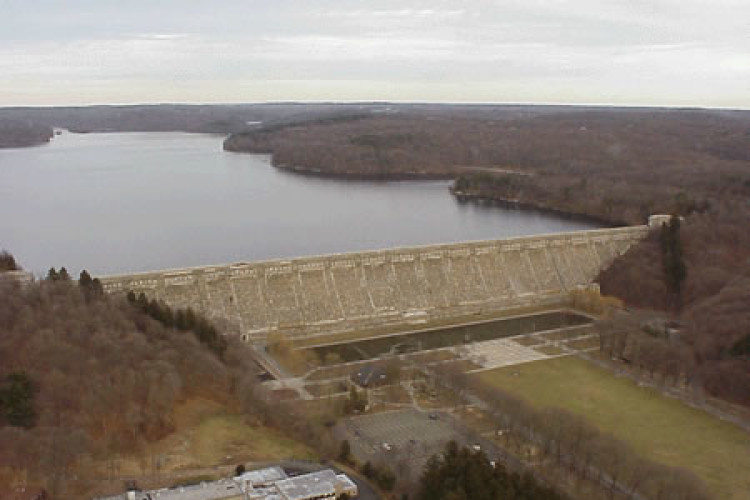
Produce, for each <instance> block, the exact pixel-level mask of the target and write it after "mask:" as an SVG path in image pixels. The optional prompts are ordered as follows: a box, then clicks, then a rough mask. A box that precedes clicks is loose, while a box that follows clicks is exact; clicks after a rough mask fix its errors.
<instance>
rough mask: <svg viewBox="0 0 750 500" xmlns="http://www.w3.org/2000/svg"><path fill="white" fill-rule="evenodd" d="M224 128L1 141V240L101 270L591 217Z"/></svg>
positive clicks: (477, 233) (70, 265)
mask: <svg viewBox="0 0 750 500" xmlns="http://www.w3.org/2000/svg"><path fill="white" fill-rule="evenodd" d="M223 139H224V138H223V137H222V136H216V135H196V134H183V133H112V134H71V133H63V134H62V135H58V136H55V138H54V139H53V140H52V142H51V143H50V144H49V145H45V146H39V147H35V148H26V149H10V150H0V214H2V216H0V249H6V250H8V251H10V252H11V253H13V254H14V256H15V257H16V260H17V261H18V262H19V263H20V264H21V265H22V266H23V267H24V268H26V269H27V270H30V271H32V272H34V273H36V274H39V275H41V274H44V273H46V270H47V269H49V268H50V267H53V266H54V267H60V266H65V267H66V268H67V269H68V270H69V271H70V272H71V274H75V275H76V276H77V273H78V272H79V271H80V270H81V269H88V270H89V271H91V272H92V273H95V274H113V273H129V272H138V271H147V270H154V269H168V268H178V267H189V266H200V265H209V264H222V263H230V262H238V261H255V260H265V259H274V258H289V257H301V256H309V255H319V254H328V253H342V252H353V251H360V250H374V249H380V248H390V247H397V246H416V245H426V244H434V243H451V242H458V241H467V240H485V239H498V238H508V237H513V236H523V235H534V234H544V233H557V232H564V231H575V230H581V229H593V228H595V227H597V226H596V225H594V224H592V223H589V222H583V221H580V220H572V219H568V218H565V217H562V216H558V215H554V214H549V213H541V212H536V211H527V210H518V209H512V208H511V209H509V208H502V207H497V206H480V205H477V204H474V203H459V202H457V201H456V200H455V199H454V197H453V196H452V195H451V194H450V193H449V191H448V187H449V186H450V182H448V181H394V182H384V181H377V182H376V181H345V180H337V179H329V178H316V177H311V176H302V175H298V174H294V173H289V172H285V171H282V170H279V169H276V168H273V167H272V166H271V164H270V158H269V157H268V156H262V155H245V154H236V153H229V152H225V151H223V150H222V141H223Z"/></svg>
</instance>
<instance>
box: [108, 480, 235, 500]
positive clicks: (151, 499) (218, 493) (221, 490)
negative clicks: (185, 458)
mask: <svg viewBox="0 0 750 500" xmlns="http://www.w3.org/2000/svg"><path fill="white" fill-rule="evenodd" d="M130 495H131V496H129V494H128V493H122V494H120V495H116V496H113V497H107V498H102V499H100V500H157V499H158V500H224V499H234V498H244V494H243V493H242V490H240V487H239V485H238V484H237V483H235V482H234V481H232V480H231V479H221V480H219V481H211V482H207V483H200V484H196V485H192V486H181V487H177V488H162V489H160V490H150V491H135V492H130Z"/></svg>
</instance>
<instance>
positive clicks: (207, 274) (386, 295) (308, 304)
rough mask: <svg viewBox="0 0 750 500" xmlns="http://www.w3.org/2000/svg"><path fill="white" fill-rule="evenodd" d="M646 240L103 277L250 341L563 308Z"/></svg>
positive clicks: (415, 252) (517, 242) (577, 240)
mask: <svg viewBox="0 0 750 500" xmlns="http://www.w3.org/2000/svg"><path fill="white" fill-rule="evenodd" d="M647 232H648V227H647V226H634V227H625V228H616V229H597V230H591V231H579V232H571V233H559V234H550V235H542V236H532V237H522V238H511V239H504V240H490V241H477V242H466V243H456V244H445V245H431V246H421V247H411V248H394V249H388V250H379V251H369V252H361V253H350V254H333V255H324V256H317V257H304V258H296V259H290V260H270V261H262V262H249V263H244V262H240V263H235V264H228V265H218V266H205V267H198V268H187V269H175V270H167V271H155V272H148V273H141V274H131V275H120V276H105V277H100V279H101V281H102V284H103V285H104V289H105V291H106V292H108V293H115V294H116V293H126V292H128V291H130V290H132V291H134V292H136V293H140V292H144V293H145V294H146V296H148V297H149V298H156V299H158V300H163V301H164V302H166V303H167V304H169V305H170V306H172V307H192V308H193V309H194V310H196V311H200V312H201V313H203V314H205V315H207V316H208V317H209V318H211V319H213V320H214V321H216V322H217V323H218V324H220V325H221V326H223V327H224V328H225V329H226V330H227V331H228V332H234V333H236V334H240V335H242V338H243V339H245V340H262V339H264V338H265V337H266V335H267V334H268V333H270V332H273V331H283V332H285V333H286V334H288V335H290V336H298V335H314V334H318V333H331V332H338V331H348V330H352V329H357V328H365V327H372V326H378V325H387V324H404V323H410V322H411V323H415V324H416V323H422V322H424V321H426V320H433V319H439V318H447V317H460V316H468V315H473V314H480V313H487V312H491V311H494V310H500V309H504V308H509V307H518V306H525V305H545V304H560V303H562V302H564V301H565V299H566V298H567V294H568V292H569V291H570V290H573V289H576V288H580V287H585V286H587V285H590V284H591V282H592V281H593V280H594V278H596V276H597V275H598V274H599V272H600V271H601V270H602V269H605V268H606V267H607V266H609V264H610V263H611V262H612V261H613V260H614V259H615V258H616V257H617V256H619V255H621V254H622V253H624V252H625V251H627V250H628V248H630V247H631V246H632V245H633V244H634V243H636V242H637V241H639V240H640V239H641V238H643V237H644V236H645V235H646V234H647Z"/></svg>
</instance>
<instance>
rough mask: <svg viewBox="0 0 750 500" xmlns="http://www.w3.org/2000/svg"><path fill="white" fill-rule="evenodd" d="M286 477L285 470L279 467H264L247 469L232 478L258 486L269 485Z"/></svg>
mask: <svg viewBox="0 0 750 500" xmlns="http://www.w3.org/2000/svg"><path fill="white" fill-rule="evenodd" d="M287 477H289V476H287V475H286V472H284V469H282V468H281V467H267V468H265V469H257V470H251V471H247V472H245V473H243V474H241V475H239V476H237V477H235V478H234V480H235V481H242V482H243V483H250V485H252V486H253V487H258V486H266V485H271V484H273V483H275V482H276V481H281V480H283V479H286V478H287Z"/></svg>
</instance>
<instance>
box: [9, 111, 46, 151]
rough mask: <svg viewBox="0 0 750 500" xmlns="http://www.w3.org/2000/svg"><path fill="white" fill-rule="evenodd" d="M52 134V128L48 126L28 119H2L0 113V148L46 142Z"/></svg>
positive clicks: (20, 146) (35, 144) (21, 146)
mask: <svg viewBox="0 0 750 500" xmlns="http://www.w3.org/2000/svg"><path fill="white" fill-rule="evenodd" d="M52 135H53V132H52V128H51V127H49V126H46V125H41V124H39V123H36V122H33V121H30V120H9V119H6V120H4V119H2V116H1V115H0V149H2V148H23V147H29V146H38V145H40V144H46V143H48V142H49V141H50V139H52Z"/></svg>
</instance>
